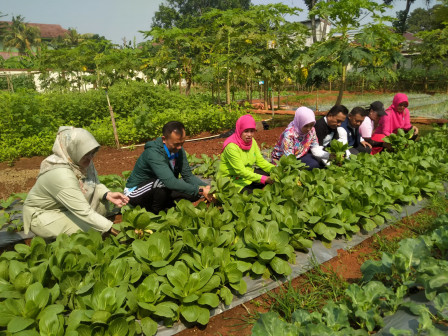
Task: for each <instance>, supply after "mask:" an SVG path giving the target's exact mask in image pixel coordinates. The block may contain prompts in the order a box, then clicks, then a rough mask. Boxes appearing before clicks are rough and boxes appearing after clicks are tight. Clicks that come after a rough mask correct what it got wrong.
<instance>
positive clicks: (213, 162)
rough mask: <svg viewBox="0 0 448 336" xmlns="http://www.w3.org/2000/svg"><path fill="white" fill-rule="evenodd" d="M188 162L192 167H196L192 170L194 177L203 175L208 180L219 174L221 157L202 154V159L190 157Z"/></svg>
mask: <svg viewBox="0 0 448 336" xmlns="http://www.w3.org/2000/svg"><path fill="white" fill-rule="evenodd" d="M188 162H189V163H190V166H193V167H194V169H193V170H192V173H193V174H194V175H201V176H203V177H205V178H208V177H211V176H214V175H216V173H217V172H218V169H219V163H220V159H219V156H217V155H214V154H213V157H210V156H208V155H205V154H202V155H201V158H200V159H198V158H197V157H196V156H194V155H188Z"/></svg>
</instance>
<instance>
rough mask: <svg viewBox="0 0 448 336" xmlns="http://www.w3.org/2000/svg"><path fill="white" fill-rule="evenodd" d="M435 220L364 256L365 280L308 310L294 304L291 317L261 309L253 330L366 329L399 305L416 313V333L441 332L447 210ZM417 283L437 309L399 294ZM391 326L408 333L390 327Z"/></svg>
mask: <svg viewBox="0 0 448 336" xmlns="http://www.w3.org/2000/svg"><path fill="white" fill-rule="evenodd" d="M438 221H439V222H440V228H439V229H437V230H435V231H433V232H432V233H430V234H429V235H426V236H421V237H419V238H416V239H405V240H402V241H401V242H400V248H399V249H398V251H396V252H395V253H394V254H388V253H383V257H382V260H381V261H372V260H368V261H367V262H365V263H364V264H363V265H362V268H361V269H362V271H363V274H364V281H366V282H365V283H363V284H362V285H358V284H350V285H349V287H348V288H347V289H346V290H345V294H346V295H345V296H344V297H343V298H342V299H341V300H338V301H334V302H333V301H329V302H328V303H327V304H326V305H325V306H324V307H323V308H322V309H321V310H320V311H313V312H311V313H310V312H308V311H306V310H302V309H297V310H295V311H294V313H293V314H292V318H291V320H290V321H283V320H282V319H281V318H280V317H279V315H278V314H277V313H275V312H272V311H271V312H269V313H267V314H262V315H261V317H260V318H259V319H258V321H257V322H256V324H255V325H254V327H253V329H252V335H258V336H265V335H316V334H319V335H369V334H370V333H372V332H375V331H377V330H378V329H379V328H381V327H382V326H384V322H383V318H384V317H385V316H387V315H390V314H393V313H395V312H396V311H397V309H399V308H401V309H407V310H409V311H410V312H411V313H412V314H414V315H417V316H419V325H418V332H419V333H422V334H426V333H427V334H430V335H442V334H444V333H443V332H442V331H441V330H440V329H438V328H437V325H436V323H437V322H446V320H447V318H448V316H447V315H446V309H447V307H448V292H447V286H446V285H447V283H448V272H447V270H448V268H447V267H448V264H447V262H446V260H445V259H446V258H445V257H444V256H443V255H441V254H440V251H441V250H444V251H446V250H447V249H448V240H447V239H446V237H447V234H448V229H447V228H446V224H447V223H448V216H447V215H446V214H445V215H443V216H441V217H439V219H438ZM384 276H386V277H384ZM372 279H378V280H379V281H376V280H372ZM416 284H419V285H422V286H423V287H424V290H425V294H426V297H427V299H428V300H433V302H434V308H435V312H434V311H430V310H429V309H428V307H427V306H426V305H425V304H419V303H416V302H413V301H406V302H405V301H404V300H403V298H404V297H405V295H407V294H408V293H409V291H410V289H411V288H413V287H414V286H415V285H416ZM390 332H391V333H393V334H396V335H407V334H409V335H410V334H412V333H410V332H409V333H408V331H406V330H397V329H394V328H391V330H390Z"/></svg>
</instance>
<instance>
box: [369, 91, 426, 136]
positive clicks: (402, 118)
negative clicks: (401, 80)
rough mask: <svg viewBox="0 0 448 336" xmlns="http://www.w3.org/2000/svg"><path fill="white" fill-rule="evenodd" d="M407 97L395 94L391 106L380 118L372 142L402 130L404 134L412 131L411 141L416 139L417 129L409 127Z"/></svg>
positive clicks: (402, 94)
mask: <svg viewBox="0 0 448 336" xmlns="http://www.w3.org/2000/svg"><path fill="white" fill-rule="evenodd" d="M408 106H409V102H408V97H407V96H406V95H405V94H404V93H397V94H396V95H395V96H394V99H393V100H392V104H391V105H390V106H389V107H388V108H387V110H386V115H383V116H382V117H381V118H380V121H379V123H378V127H377V128H376V129H375V131H374V132H373V135H372V140H374V141H382V139H383V138H384V137H386V136H389V135H390V134H391V133H397V131H398V129H400V128H401V129H403V130H404V131H405V132H409V131H410V130H411V129H413V130H414V135H413V136H412V140H415V139H417V136H418V128H417V127H415V126H413V125H411V116H410V113H409V110H408V108H407V107H408Z"/></svg>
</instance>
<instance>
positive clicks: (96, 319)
mask: <svg viewBox="0 0 448 336" xmlns="http://www.w3.org/2000/svg"><path fill="white" fill-rule="evenodd" d="M447 149H448V128H447V127H446V126H444V127H443V128H439V129H436V130H435V131H434V132H433V133H431V134H430V135H427V136H425V137H423V138H422V139H421V140H420V141H419V142H416V143H414V144H413V145H411V146H408V148H407V149H404V150H402V151H400V152H397V153H381V154H379V155H375V156H371V155H358V156H357V157H352V158H351V160H349V161H346V162H345V164H344V165H343V166H341V167H339V166H336V165H335V166H330V167H329V168H328V169H325V170H314V171H307V170H302V169H301V168H302V167H303V165H302V164H301V163H300V162H298V161H297V160H296V159H295V158H293V157H284V158H282V159H281V161H280V164H279V165H278V167H276V168H275V169H274V171H273V172H272V174H273V176H274V178H275V179H276V180H277V181H278V182H277V183H275V184H273V185H268V186H266V187H265V188H264V189H263V190H256V191H255V192H254V194H252V195H247V194H239V193H238V192H237V190H235V188H233V187H232V185H231V184H230V181H229V180H226V179H220V180H216V181H213V182H212V184H213V188H214V193H215V194H216V197H217V198H218V199H219V200H220V202H219V203H218V204H205V203H200V204H199V205H198V206H197V207H194V206H193V205H192V204H191V203H190V202H188V201H181V202H179V203H178V204H177V205H176V207H175V208H172V209H170V210H168V212H167V213H165V212H161V213H160V214H159V215H154V214H152V213H148V212H146V211H144V210H142V209H139V208H135V209H126V211H125V212H124V214H123V222H122V223H119V224H115V228H116V229H118V230H120V234H119V235H118V236H117V237H112V236H110V237H102V236H101V235H100V234H99V233H97V232H93V231H92V232H88V233H78V234H75V235H72V236H70V237H68V236H65V235H62V236H59V237H58V238H57V239H56V241H54V242H51V243H46V242H45V241H44V240H43V239H41V238H34V239H33V240H32V242H31V244H30V246H27V245H24V244H16V245H15V248H14V250H13V251H8V252H4V253H3V254H2V255H1V256H0V301H1V304H0V330H3V331H4V332H6V334H11V335H15V334H17V335H21V334H26V335H50V334H51V335H63V334H65V335H92V334H101V335H134V334H140V333H144V334H145V335H153V334H155V333H156V332H157V329H158V326H159V323H163V324H165V325H166V326H168V327H170V326H173V325H174V324H175V323H177V322H178V321H179V320H180V321H181V322H184V323H189V324H201V325H205V324H207V323H208V321H209V318H210V309H212V308H215V307H218V306H219V305H229V304H230V303H231V302H232V300H233V298H234V296H235V295H237V296H239V295H243V294H244V293H245V292H246V291H247V283H246V280H245V276H250V277H254V278H260V277H265V278H268V277H273V278H274V277H275V278H278V277H281V276H288V275H289V274H291V264H293V263H294V260H295V256H296V254H295V250H301V251H307V249H308V248H309V247H310V246H311V245H312V242H313V240H316V239H319V240H321V241H323V242H324V243H325V244H327V245H330V244H331V242H332V240H334V239H335V238H336V237H337V236H338V237H341V236H342V237H346V238H347V239H350V237H351V236H353V235H354V234H355V233H357V232H359V231H360V230H366V231H370V230H372V229H373V228H375V227H376V226H378V225H381V224H383V223H384V222H385V220H386V219H388V218H390V216H391V215H390V210H399V209H400V208H401V205H404V204H409V203H411V202H414V201H416V200H419V199H421V198H422V197H424V196H427V195H429V196H430V195H432V194H434V193H436V192H438V191H441V190H443V181H446V179H447V177H448V156H447V154H446V153H447ZM372 286H374V285H372ZM403 295H404V294H403ZM369 314H370V313H369ZM355 329H356V328H355Z"/></svg>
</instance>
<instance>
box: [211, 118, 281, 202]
mask: <svg viewBox="0 0 448 336" xmlns="http://www.w3.org/2000/svg"><path fill="white" fill-rule="evenodd" d="M255 130H256V124H255V120H254V118H253V117H252V116H251V115H250V114H246V115H243V116H241V117H240V118H239V119H238V120H237V122H236V128H235V133H234V134H232V135H231V136H230V137H228V138H227V139H226V140H225V141H224V144H223V147H222V154H221V163H220V165H219V169H218V173H217V178H220V177H225V176H227V177H230V179H231V180H232V182H233V183H234V184H235V185H237V186H238V187H239V188H240V191H241V192H244V191H247V192H248V193H252V192H253V190H254V189H261V188H263V187H264V186H265V185H266V184H267V183H268V184H272V183H274V181H273V180H272V179H271V178H270V177H269V173H270V171H271V169H272V168H273V167H274V165H273V164H271V163H270V162H268V161H266V160H265V159H264V158H263V156H262V155H261V152H260V148H259V147H258V144H257V142H256V141H255V139H254V138H253V137H254V133H255ZM254 165H257V166H258V167H260V168H257V169H254Z"/></svg>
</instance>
